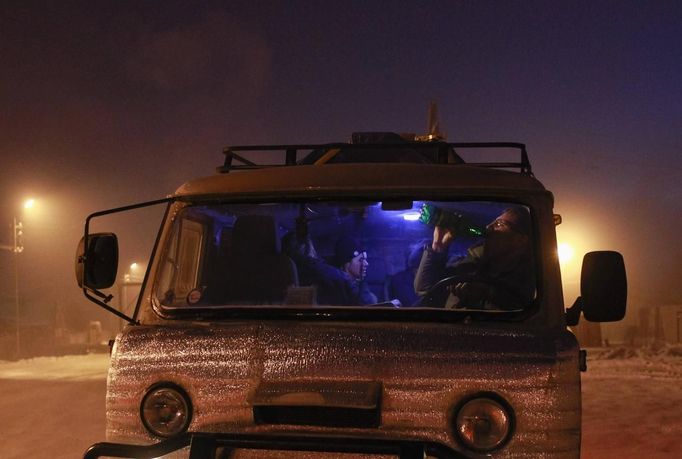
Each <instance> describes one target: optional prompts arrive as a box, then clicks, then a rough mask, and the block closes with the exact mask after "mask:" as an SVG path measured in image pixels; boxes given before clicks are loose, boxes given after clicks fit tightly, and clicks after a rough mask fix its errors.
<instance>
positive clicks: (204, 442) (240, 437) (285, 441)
mask: <svg viewBox="0 0 682 459" xmlns="http://www.w3.org/2000/svg"><path fill="white" fill-rule="evenodd" d="M186 447H189V456H188V457H189V459H214V458H216V457H218V456H217V454H218V452H219V451H220V452H221V456H220V457H229V451H234V450H237V449H254V450H278V451H309V452H323V453H355V454H365V455H368V454H377V455H394V456H395V457H397V458H399V459H417V458H418V459H423V458H424V457H427V456H428V457H433V458H438V459H467V456H465V455H464V454H462V453H460V452H458V451H455V450H454V449H452V448H451V447H449V446H446V445H443V444H442V443H437V442H430V441H423V440H396V439H386V438H366V437H348V436H343V437H342V436H322V435H314V436H311V435H288V434H225V433H203V432H187V433H184V434H181V435H178V436H176V437H173V438H169V439H167V440H164V441H161V442H159V443H156V444H153V445H127V444H123V443H96V444H94V445H92V446H91V447H90V448H89V449H88V450H87V451H86V452H85V455H84V456H83V459H96V458H100V457H105V456H106V457H124V458H134V459H152V458H158V457H160V456H164V455H166V454H170V453H172V452H175V451H178V450H180V449H182V448H186Z"/></svg>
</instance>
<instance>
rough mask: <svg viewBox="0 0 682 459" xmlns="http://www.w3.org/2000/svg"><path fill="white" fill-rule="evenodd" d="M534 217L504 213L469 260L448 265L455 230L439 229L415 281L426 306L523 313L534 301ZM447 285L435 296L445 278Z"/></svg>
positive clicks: (471, 251)
mask: <svg viewBox="0 0 682 459" xmlns="http://www.w3.org/2000/svg"><path fill="white" fill-rule="evenodd" d="M530 226H531V225H530V215H529V214H528V211H527V210H526V208H524V207H512V208H508V209H506V210H505V211H504V212H503V213H502V214H501V215H500V216H499V217H497V218H496V219H495V220H493V221H492V222H491V223H490V224H489V225H488V226H487V227H486V234H485V241H484V242H483V243H482V244H478V245H475V246H473V247H470V248H469V249H468V253H467V256H465V257H464V258H462V259H459V260H456V261H454V262H452V261H451V262H448V259H447V258H448V248H449V246H450V244H451V243H452V241H453V240H454V238H455V237H456V234H455V230H454V229H452V228H444V227H440V226H436V227H435V228H434V231H433V241H432V243H431V244H430V245H427V246H426V247H425V248H424V253H423V255H422V259H421V262H420V264H419V269H418V271H417V275H416V277H415V281H414V288H415V291H416V292H417V294H418V295H420V296H422V297H426V296H427V293H430V294H429V295H428V297H426V298H424V300H423V302H422V305H423V306H434V307H445V308H457V309H459V308H470V309H502V310H512V309H520V308H523V307H524V306H526V305H527V304H528V303H530V301H532V300H533V298H534V296H535V284H536V282H535V274H534V269H533V262H532V256H531V240H530ZM452 276H456V277H454V278H453V279H452V282H451V283H449V285H444V286H443V288H437V289H436V290H435V291H431V292H430V290H432V289H433V288H434V286H435V285H436V284H437V283H438V282H439V281H440V280H442V279H445V278H448V277H452Z"/></svg>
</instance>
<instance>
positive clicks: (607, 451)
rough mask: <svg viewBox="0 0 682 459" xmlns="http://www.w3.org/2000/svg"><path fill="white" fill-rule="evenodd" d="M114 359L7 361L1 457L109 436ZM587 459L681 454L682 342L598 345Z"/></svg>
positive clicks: (74, 450) (66, 454) (73, 453)
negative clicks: (108, 386) (107, 406)
mask: <svg viewBox="0 0 682 459" xmlns="http://www.w3.org/2000/svg"><path fill="white" fill-rule="evenodd" d="M108 360H109V356H108V355H106V354H91V355H84V356H67V357H58V358H54V357H44V358H37V359H31V360H22V361H19V362H0V413H2V418H1V420H0V432H2V433H3V437H4V438H3V441H2V447H1V449H0V456H2V457H3V458H4V459H19V458H21V459H24V458H52V459H67V458H68V459H71V458H77V457H81V456H82V454H83V452H84V451H85V449H86V448H87V447H88V446H89V445H90V444H92V443H95V442H97V441H103V439H104V395H105V379H106V368H107V365H108ZM582 381H583V458H586V459H593V458H606V459H608V458H647V459H649V458H673V457H682V346H677V347H673V346H659V347H650V348H646V349H636V350H632V349H624V348H611V349H592V350H590V358H589V361H588V371H587V373H583V379H582Z"/></svg>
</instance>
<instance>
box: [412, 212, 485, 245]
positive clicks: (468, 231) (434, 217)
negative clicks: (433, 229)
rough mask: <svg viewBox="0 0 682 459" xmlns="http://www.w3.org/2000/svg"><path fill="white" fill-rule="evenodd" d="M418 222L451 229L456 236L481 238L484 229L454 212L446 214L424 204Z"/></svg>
mask: <svg viewBox="0 0 682 459" xmlns="http://www.w3.org/2000/svg"><path fill="white" fill-rule="evenodd" d="M419 221H420V222H421V223H423V224H425V225H429V226H440V227H443V228H449V229H451V230H452V231H453V232H454V233H455V235H456V236H469V237H481V236H483V235H484V234H485V229H484V228H480V227H478V226H476V225H474V224H472V223H471V222H469V221H467V219H466V217H464V216H463V215H462V214H458V213H456V212H448V211H445V210H443V209H441V208H439V207H436V206H434V205H432V204H424V205H423V206H422V208H421V210H420V212H419Z"/></svg>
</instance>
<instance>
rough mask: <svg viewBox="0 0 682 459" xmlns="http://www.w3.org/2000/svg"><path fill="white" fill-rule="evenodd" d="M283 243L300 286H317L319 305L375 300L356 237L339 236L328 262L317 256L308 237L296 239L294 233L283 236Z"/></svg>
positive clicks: (367, 264)
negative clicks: (294, 268)
mask: <svg viewBox="0 0 682 459" xmlns="http://www.w3.org/2000/svg"><path fill="white" fill-rule="evenodd" d="M283 246H284V250H285V253H286V254H287V255H289V257H290V258H291V259H292V260H294V262H295V263H296V267H297V268H298V274H299V279H300V283H301V285H314V286H316V288H317V303H318V304H328V305H336V306H359V305H366V304H374V303H376V302H377V297H376V295H374V294H373V293H372V292H371V291H370V290H369V287H368V286H367V283H366V282H365V277H366V276H367V267H368V266H369V263H368V262H367V252H366V251H365V250H364V248H363V247H362V245H361V244H360V243H359V241H357V240H356V239H354V238H352V237H349V236H342V237H341V238H339V240H338V241H337V242H336V245H335V246H334V257H333V259H332V260H331V264H330V263H327V262H326V261H324V260H322V259H321V258H319V257H318V256H317V253H316V251H315V250H314V248H313V247H312V242H311V241H310V240H309V239H307V240H305V241H298V240H297V239H296V235H295V234H294V233H291V234H290V235H287V236H285V241H284V243H283Z"/></svg>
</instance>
